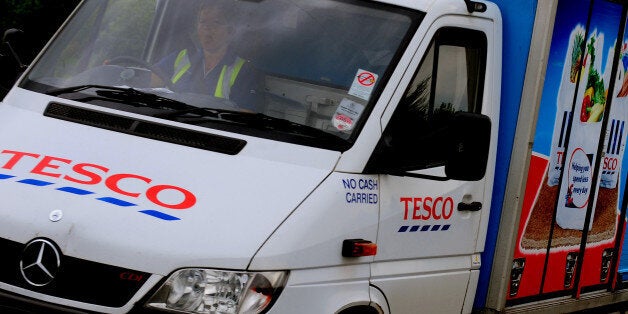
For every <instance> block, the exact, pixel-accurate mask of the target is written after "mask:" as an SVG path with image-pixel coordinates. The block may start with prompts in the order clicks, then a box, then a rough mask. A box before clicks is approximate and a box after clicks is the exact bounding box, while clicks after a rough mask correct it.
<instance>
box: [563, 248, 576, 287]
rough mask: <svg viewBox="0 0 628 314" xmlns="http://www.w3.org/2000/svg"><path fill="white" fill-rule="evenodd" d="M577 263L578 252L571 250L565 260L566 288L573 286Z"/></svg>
mask: <svg viewBox="0 0 628 314" xmlns="http://www.w3.org/2000/svg"><path fill="white" fill-rule="evenodd" d="M577 263H578V252H569V253H568V254H567V258H566V261H565V282H564V285H565V288H569V287H571V284H572V282H573V277H574V272H575V269H576V264H577Z"/></svg>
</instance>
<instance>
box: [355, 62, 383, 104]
mask: <svg viewBox="0 0 628 314" xmlns="http://www.w3.org/2000/svg"><path fill="white" fill-rule="evenodd" d="M375 82H377V74H375V73H373V72H369V71H366V70H362V69H359V70H358V73H357V74H356V75H355V78H354V79H353V83H352V84H351V88H350V89H349V95H353V96H355V97H359V98H362V99H364V100H369V98H371V93H372V92H373V87H375Z"/></svg>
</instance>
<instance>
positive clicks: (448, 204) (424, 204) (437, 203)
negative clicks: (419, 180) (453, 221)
mask: <svg viewBox="0 0 628 314" xmlns="http://www.w3.org/2000/svg"><path fill="white" fill-rule="evenodd" d="M399 201H400V202H401V203H403V206H404V212H403V219H404V220H449V218H451V216H452V214H453V213H454V200H453V198H451V197H449V196H447V197H442V196H439V197H430V196H425V197H401V198H400V199H399Z"/></svg>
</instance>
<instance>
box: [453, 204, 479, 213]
mask: <svg viewBox="0 0 628 314" xmlns="http://www.w3.org/2000/svg"><path fill="white" fill-rule="evenodd" d="M480 209H482V203H480V202H471V203H463V202H460V203H458V210H459V211H469V212H476V211H478V210H480Z"/></svg>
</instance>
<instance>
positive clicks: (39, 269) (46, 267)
mask: <svg viewBox="0 0 628 314" xmlns="http://www.w3.org/2000/svg"><path fill="white" fill-rule="evenodd" d="M59 266H61V253H60V252H59V250H58V249H57V247H56V246H55V245H54V244H53V243H52V242H51V241H49V240H46V239H35V240H32V241H31V242H29V243H27V244H26V247H25V248H24V251H23V252H22V258H21V259H20V272H21V273H22V277H23V278H24V280H26V282H28V283H29V284H31V285H33V286H36V287H42V286H45V285H47V284H49V283H50V282H52V280H54V279H55V276H56V275H57V272H58V271H59Z"/></svg>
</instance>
